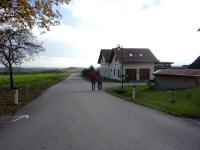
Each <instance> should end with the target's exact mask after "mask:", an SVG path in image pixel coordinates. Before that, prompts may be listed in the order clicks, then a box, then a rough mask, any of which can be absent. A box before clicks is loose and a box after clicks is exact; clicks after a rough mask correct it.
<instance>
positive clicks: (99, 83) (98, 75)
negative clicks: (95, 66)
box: [97, 72, 103, 91]
mask: <svg viewBox="0 0 200 150" xmlns="http://www.w3.org/2000/svg"><path fill="white" fill-rule="evenodd" d="M102 82H103V77H102V76H101V73H100V72H99V73H98V74H97V83H98V91H100V90H102Z"/></svg>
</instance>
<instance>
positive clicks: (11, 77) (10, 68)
mask: <svg viewBox="0 0 200 150" xmlns="http://www.w3.org/2000/svg"><path fill="white" fill-rule="evenodd" d="M9 73H10V89H13V88H14V82H13V69H12V64H10V63H9Z"/></svg>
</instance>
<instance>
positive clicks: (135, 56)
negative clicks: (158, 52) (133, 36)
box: [98, 48, 159, 80]
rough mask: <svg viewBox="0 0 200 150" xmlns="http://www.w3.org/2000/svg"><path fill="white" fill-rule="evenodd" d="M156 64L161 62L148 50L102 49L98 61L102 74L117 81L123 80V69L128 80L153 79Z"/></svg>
mask: <svg viewBox="0 0 200 150" xmlns="http://www.w3.org/2000/svg"><path fill="white" fill-rule="evenodd" d="M156 62H159V60H158V59H157V58H156V57H155V56H154V55H153V53H152V52H151V51H150V50H149V49H146V48H120V50H118V49H117V48H113V49H102V50H101V52H100V55H99V59H98V64H100V71H101V74H102V75H103V76H104V77H106V78H109V79H116V80H121V77H122V76H121V75H122V68H123V74H124V75H125V76H126V79H127V80H150V79H153V78H154V76H153V73H154V63H156Z"/></svg>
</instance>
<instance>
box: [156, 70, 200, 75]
mask: <svg viewBox="0 0 200 150" xmlns="http://www.w3.org/2000/svg"><path fill="white" fill-rule="evenodd" d="M154 75H172V76H173V75H176V76H200V69H162V70H158V71H156V72H154Z"/></svg>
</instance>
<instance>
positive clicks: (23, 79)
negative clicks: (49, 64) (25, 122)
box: [0, 72, 69, 116]
mask: <svg viewBox="0 0 200 150" xmlns="http://www.w3.org/2000/svg"><path fill="white" fill-rule="evenodd" d="M68 76H69V73H67V72H64V73H42V74H26V75H15V76H14V85H15V87H17V88H18V90H19V104H18V105H15V104H14V103H13V102H14V92H13V90H10V88H9V76H8V75H0V116H5V115H13V114H15V113H16V112H17V110H18V109H20V108H21V107H22V106H24V105H26V104H27V103H28V102H30V101H31V100H33V99H35V98H36V97H37V96H39V95H40V94H41V93H42V92H43V91H44V90H46V89H47V88H49V87H51V86H52V85H54V84H57V83H58V82H60V81H62V80H64V79H66V78H67V77H68Z"/></svg>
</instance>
